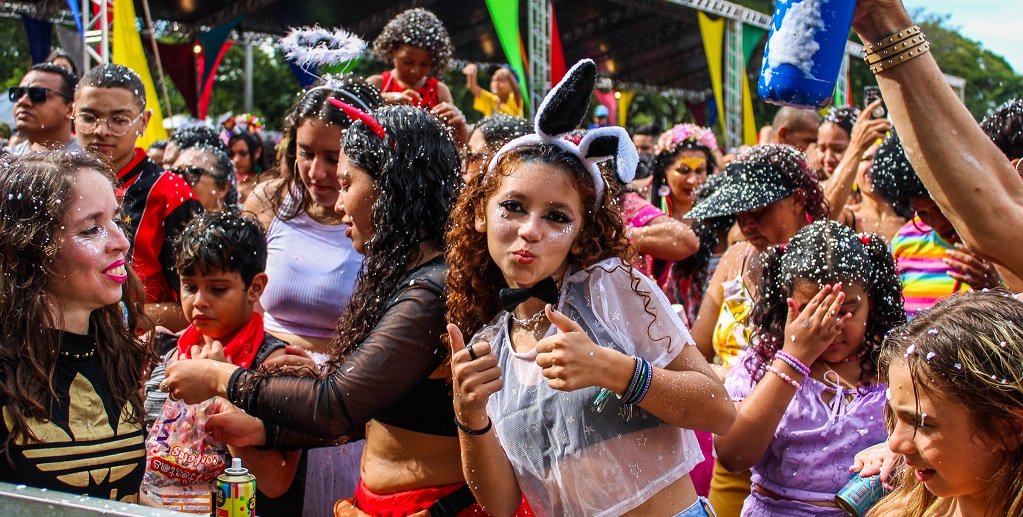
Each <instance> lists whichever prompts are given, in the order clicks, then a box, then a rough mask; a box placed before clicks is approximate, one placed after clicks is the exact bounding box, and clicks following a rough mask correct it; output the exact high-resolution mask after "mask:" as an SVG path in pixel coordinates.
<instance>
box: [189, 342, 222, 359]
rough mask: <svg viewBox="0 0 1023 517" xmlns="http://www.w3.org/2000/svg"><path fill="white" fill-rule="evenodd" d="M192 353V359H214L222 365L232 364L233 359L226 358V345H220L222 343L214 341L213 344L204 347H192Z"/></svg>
mask: <svg viewBox="0 0 1023 517" xmlns="http://www.w3.org/2000/svg"><path fill="white" fill-rule="evenodd" d="M190 353H191V354H192V359H212V360H214V361H220V362H222V363H230V362H232V361H231V359H232V358H230V357H225V356H224V345H222V344H220V341H213V343H210V344H208V345H206V344H204V345H203V346H199V345H192V350H191V351H190Z"/></svg>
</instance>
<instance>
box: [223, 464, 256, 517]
mask: <svg viewBox="0 0 1023 517" xmlns="http://www.w3.org/2000/svg"><path fill="white" fill-rule="evenodd" d="M216 495H217V514H216V516H217V517H254V516H255V515H256V476H253V475H252V474H249V469H246V468H244V467H242V459H241V458H231V466H230V467H228V468H227V469H225V470H224V473H223V474H221V475H219V476H217V489H216Z"/></svg>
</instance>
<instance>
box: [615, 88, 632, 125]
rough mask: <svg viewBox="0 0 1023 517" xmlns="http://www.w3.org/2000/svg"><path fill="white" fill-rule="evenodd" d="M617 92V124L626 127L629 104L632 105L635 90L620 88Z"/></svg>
mask: <svg viewBox="0 0 1023 517" xmlns="http://www.w3.org/2000/svg"><path fill="white" fill-rule="evenodd" d="M618 94H619V95H618V125H619V126H622V127H627V126H628V124H629V106H631V105H632V99H634V98H635V97H636V92H634V91H632V90H620V91H618Z"/></svg>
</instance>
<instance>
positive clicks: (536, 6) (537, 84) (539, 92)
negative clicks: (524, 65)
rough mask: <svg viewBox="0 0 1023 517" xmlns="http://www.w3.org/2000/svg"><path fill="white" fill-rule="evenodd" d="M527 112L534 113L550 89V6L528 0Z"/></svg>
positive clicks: (545, 1) (546, 0)
mask: <svg viewBox="0 0 1023 517" xmlns="http://www.w3.org/2000/svg"><path fill="white" fill-rule="evenodd" d="M528 22H529V26H528V27H529V29H528V30H529V83H528V84H529V100H530V103H529V110H530V114H535V113H536V108H537V107H538V106H540V102H542V101H543V97H544V95H547V92H548V91H549V90H550V89H551V65H550V55H551V5H550V3H549V1H548V0H529V18H528Z"/></svg>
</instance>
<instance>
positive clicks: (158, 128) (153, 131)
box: [111, 0, 167, 149]
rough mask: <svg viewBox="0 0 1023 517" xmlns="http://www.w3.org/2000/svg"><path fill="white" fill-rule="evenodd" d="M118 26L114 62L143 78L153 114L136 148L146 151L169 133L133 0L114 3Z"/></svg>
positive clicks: (113, 41) (113, 36)
mask: <svg viewBox="0 0 1023 517" xmlns="http://www.w3.org/2000/svg"><path fill="white" fill-rule="evenodd" d="M113 5H114V25H113V28H112V29H111V47H112V57H113V60H112V61H113V62H114V63H115V64H118V65H124V66H126V67H128V68H131V69H132V70H134V71H135V73H137V74H139V77H141V78H142V84H143V85H145V87H146V109H149V110H152V111H153V116H152V118H150V119H149V126H148V127H147V128H146V132H145V133H143V134H142V136H140V137H139V138H138V141H136V142H135V145H137V146H139V147H141V148H143V149H145V148H147V147H149V144H151V143H153V142H155V141H157V140H163V139H165V138H167V130H165V129H164V128H163V114H162V113H161V112H160V99H159V97H157V96H156V86H155V85H154V84H153V77H152V76H151V75H150V74H149V63H148V62H147V61H146V53H145V52H144V51H143V50H142V38H141V37H140V36H139V32H138V30H137V29H136V27H135V6H134V5H133V4H132V1H131V0H114V2H113Z"/></svg>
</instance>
